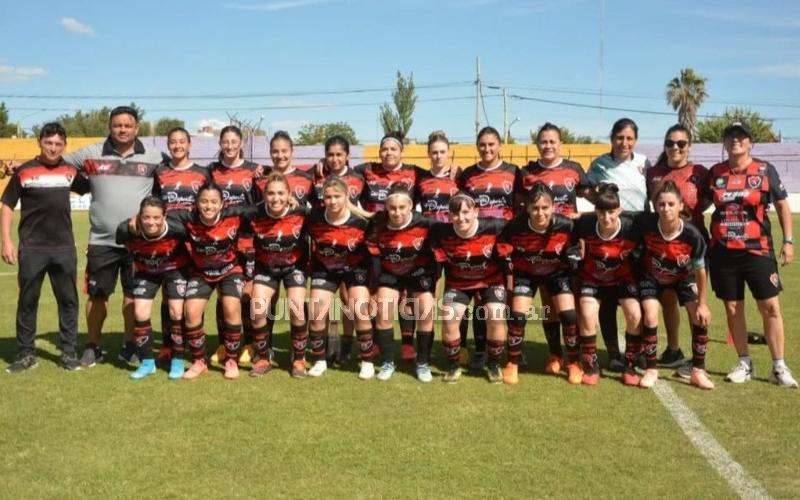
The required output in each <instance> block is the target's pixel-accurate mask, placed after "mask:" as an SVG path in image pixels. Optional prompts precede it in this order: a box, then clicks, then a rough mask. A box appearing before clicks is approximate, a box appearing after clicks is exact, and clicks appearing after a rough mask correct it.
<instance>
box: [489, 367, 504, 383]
mask: <svg viewBox="0 0 800 500" xmlns="http://www.w3.org/2000/svg"><path fill="white" fill-rule="evenodd" d="M486 376H487V377H488V378H489V383H490V384H502V383H503V372H502V370H500V365H499V364H497V363H492V364H490V365H489V367H488V369H487V370H486Z"/></svg>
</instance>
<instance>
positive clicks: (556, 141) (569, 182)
mask: <svg viewBox="0 0 800 500" xmlns="http://www.w3.org/2000/svg"><path fill="white" fill-rule="evenodd" d="M536 148H537V149H538V151H539V159H538V160H536V161H532V162H529V163H528V164H527V165H525V166H524V167H522V168H521V169H520V171H519V176H518V177H517V185H516V187H515V188H514V192H515V193H516V195H517V197H518V198H520V200H519V201H520V202H521V201H522V200H524V199H525V195H526V194H527V193H529V192H530V191H531V190H532V189H533V186H534V185H536V183H537V182H544V183H545V184H546V185H547V186H548V187H549V188H550V189H551V190H552V191H553V212H554V213H555V214H557V215H563V216H565V217H573V218H574V217H576V216H577V215H578V193H582V192H584V190H585V189H586V188H589V187H591V184H590V182H589V179H588V177H587V176H586V173H585V172H584V171H583V168H582V167H581V166H580V165H579V164H577V163H575V162H573V161H570V160H565V159H564V158H562V157H561V129H560V128H558V127H557V126H556V125H553V124H552V123H550V122H547V123H545V124H544V125H542V127H541V128H540V129H539V131H538V132H537V133H536ZM518 204H520V203H519V202H518ZM521 204H522V205H523V206H522V207H520V208H522V211H523V213H524V208H525V207H524V202H522V203H521ZM533 293H536V291H535V290H534V291H533ZM540 293H541V298H542V307H543V308H546V309H545V310H549V311H553V310H555V307H556V306H555V304H554V303H553V302H552V301H551V300H550V294H549V290H548V287H546V286H542V287H540ZM555 319H556V318H553V317H550V318H545V320H544V321H543V322H542V329H543V330H544V336H545V339H546V340H547V346H548V348H549V350H550V355H549V359H548V362H547V365H546V366H545V372H546V373H553V374H555V373H558V372H559V371H561V366H562V364H563V356H562V351H561V332H560V331H559V328H560V325H561V323H560V322H559V321H554V320H555ZM564 340H565V343H566V334H565V339H564ZM573 371H574V370H573Z"/></svg>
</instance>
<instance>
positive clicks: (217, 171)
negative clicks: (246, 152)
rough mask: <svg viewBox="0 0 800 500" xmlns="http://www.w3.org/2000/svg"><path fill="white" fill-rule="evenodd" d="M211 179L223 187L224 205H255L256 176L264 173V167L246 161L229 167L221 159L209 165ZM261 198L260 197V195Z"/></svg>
mask: <svg viewBox="0 0 800 500" xmlns="http://www.w3.org/2000/svg"><path fill="white" fill-rule="evenodd" d="M208 170H209V172H210V174H211V179H212V180H213V181H214V182H215V183H216V184H218V185H219V187H221V188H222V205H223V206H224V207H225V208H227V207H236V206H239V205H253V204H254V203H255V201H256V199H257V198H256V194H255V191H256V190H257V189H258V188H257V187H255V186H256V178H258V177H259V176H260V175H261V174H262V173H263V167H261V165H258V164H257V163H253V162H251V161H245V162H243V163H242V164H241V165H239V166H238V167H232V168H231V167H228V166H226V165H225V164H224V163H222V162H221V161H215V162H213V163H211V164H210V165H209V166H208ZM259 198H260V197H259Z"/></svg>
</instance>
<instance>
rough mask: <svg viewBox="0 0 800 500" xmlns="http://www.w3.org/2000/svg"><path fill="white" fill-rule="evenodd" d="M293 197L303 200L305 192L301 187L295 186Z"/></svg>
mask: <svg viewBox="0 0 800 500" xmlns="http://www.w3.org/2000/svg"><path fill="white" fill-rule="evenodd" d="M294 196H295V198H298V199H299V198H303V197H305V196H306V190H305V188H304V187H303V186H295V187H294Z"/></svg>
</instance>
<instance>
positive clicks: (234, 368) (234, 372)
mask: <svg viewBox="0 0 800 500" xmlns="http://www.w3.org/2000/svg"><path fill="white" fill-rule="evenodd" d="M223 376H224V377H225V378H226V379H228V380H236V379H237V378H239V363H237V362H236V360H235V359H229V360H227V361H225V373H224V374H223Z"/></svg>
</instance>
